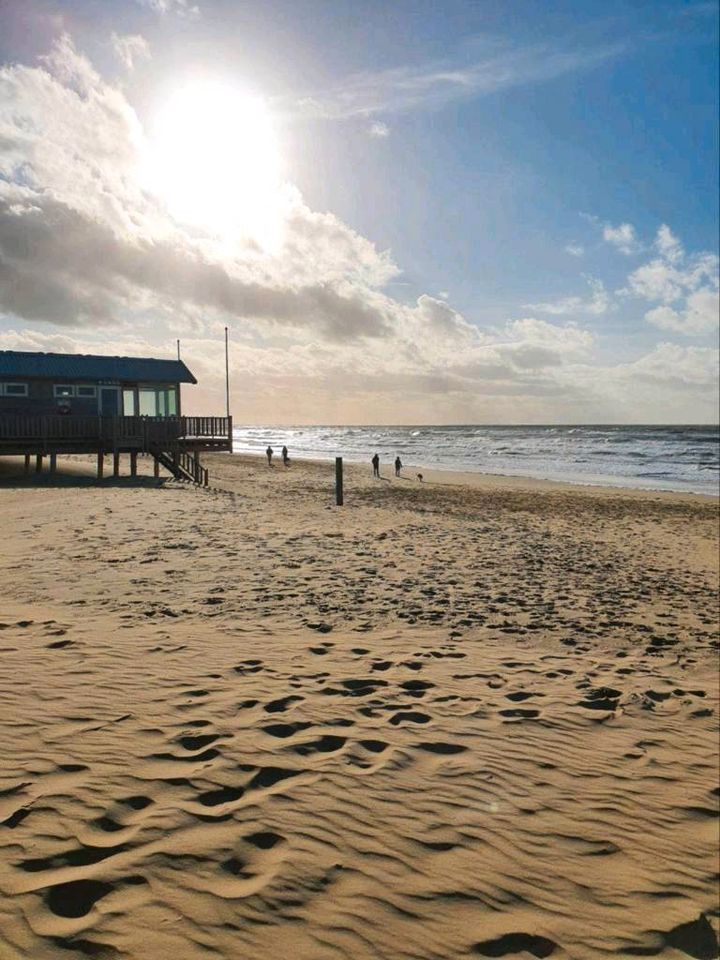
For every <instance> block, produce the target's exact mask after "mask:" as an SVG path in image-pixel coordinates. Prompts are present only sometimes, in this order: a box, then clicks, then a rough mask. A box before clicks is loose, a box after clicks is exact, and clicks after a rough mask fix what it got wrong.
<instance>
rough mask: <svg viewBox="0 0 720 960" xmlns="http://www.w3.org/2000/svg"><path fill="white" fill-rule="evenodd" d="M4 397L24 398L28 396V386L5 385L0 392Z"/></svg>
mask: <svg viewBox="0 0 720 960" xmlns="http://www.w3.org/2000/svg"><path fill="white" fill-rule="evenodd" d="M0 393H4V394H5V396H6V397H26V396H27V395H28V385H27V384H26V383H6V384H5V385H4V388H3V389H2V390H0Z"/></svg>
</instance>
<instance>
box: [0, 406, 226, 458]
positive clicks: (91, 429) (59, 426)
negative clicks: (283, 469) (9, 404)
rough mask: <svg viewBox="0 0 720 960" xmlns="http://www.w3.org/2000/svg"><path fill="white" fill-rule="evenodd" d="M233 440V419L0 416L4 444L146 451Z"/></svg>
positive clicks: (0, 430)
mask: <svg viewBox="0 0 720 960" xmlns="http://www.w3.org/2000/svg"><path fill="white" fill-rule="evenodd" d="M204 440H206V441H208V442H220V441H227V442H228V443H230V441H231V440H232V417H82V416H73V415H72V414H68V415H66V416H32V415H28V416H25V415H22V414H20V415H18V414H0V446H1V445H2V442H3V441H5V442H10V441H12V442H14V443H17V442H21V441H28V442H31V443H38V442H41V443H42V442H46V443H51V444H54V443H63V442H68V443H73V442H75V443H97V444H98V445H100V446H104V447H106V448H107V449H108V450H110V449H112V448H113V447H115V446H123V445H126V444H129V445H133V446H137V447H138V448H140V449H144V450H147V449H148V448H150V447H152V446H162V445H163V444H177V443H182V442H183V441H193V442H195V443H198V442H202V441H204Z"/></svg>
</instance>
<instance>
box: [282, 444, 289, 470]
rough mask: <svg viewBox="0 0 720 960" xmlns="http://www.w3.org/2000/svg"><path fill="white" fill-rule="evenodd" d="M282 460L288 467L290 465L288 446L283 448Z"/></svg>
mask: <svg viewBox="0 0 720 960" xmlns="http://www.w3.org/2000/svg"><path fill="white" fill-rule="evenodd" d="M282 462H283V464H284V466H286V467H289V466H290V457H289V456H288V448H287V447H283V448H282Z"/></svg>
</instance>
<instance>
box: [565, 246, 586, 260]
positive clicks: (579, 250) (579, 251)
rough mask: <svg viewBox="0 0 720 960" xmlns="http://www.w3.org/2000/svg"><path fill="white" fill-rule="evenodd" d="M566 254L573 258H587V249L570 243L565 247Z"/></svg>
mask: <svg viewBox="0 0 720 960" xmlns="http://www.w3.org/2000/svg"><path fill="white" fill-rule="evenodd" d="M565 253H569V254H570V256H571V257H583V256H585V247H583V246H582V244H580V243H568V245H567V246H566V247H565Z"/></svg>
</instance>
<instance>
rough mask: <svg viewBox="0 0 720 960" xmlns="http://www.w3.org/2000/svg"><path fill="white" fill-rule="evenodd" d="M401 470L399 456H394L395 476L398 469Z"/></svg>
mask: <svg viewBox="0 0 720 960" xmlns="http://www.w3.org/2000/svg"><path fill="white" fill-rule="evenodd" d="M401 470H402V460H401V459H400V457H395V476H396V477H399V476H400V471H401Z"/></svg>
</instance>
